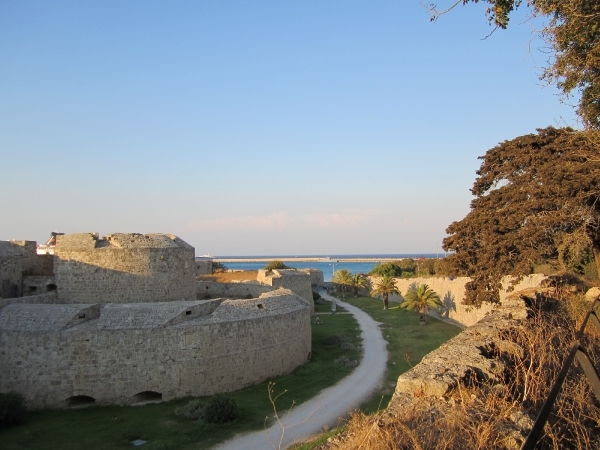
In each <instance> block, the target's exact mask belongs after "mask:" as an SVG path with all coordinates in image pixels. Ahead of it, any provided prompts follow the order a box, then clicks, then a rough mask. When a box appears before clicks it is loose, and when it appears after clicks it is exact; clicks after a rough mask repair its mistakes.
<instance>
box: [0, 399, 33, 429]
mask: <svg viewBox="0 0 600 450" xmlns="http://www.w3.org/2000/svg"><path fill="white" fill-rule="evenodd" d="M26 412H27V409H26V408H25V399H24V398H23V396H22V395H21V394H19V393H17V392H14V391H10V392H7V393H4V394H0V428H3V427H9V426H11V425H18V424H20V423H22V422H23V420H25V414H26Z"/></svg>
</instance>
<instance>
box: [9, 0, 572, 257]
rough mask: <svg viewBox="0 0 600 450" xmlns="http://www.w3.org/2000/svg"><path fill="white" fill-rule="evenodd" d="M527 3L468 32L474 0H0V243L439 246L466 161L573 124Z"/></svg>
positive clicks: (267, 249) (202, 249)
mask: <svg viewBox="0 0 600 450" xmlns="http://www.w3.org/2000/svg"><path fill="white" fill-rule="evenodd" d="M448 3H450V2H448ZM441 6H444V5H443V3H440V7H441ZM525 11H526V10H523V12H521V13H520V15H519V16H517V17H515V18H514V19H513V21H512V22H511V27H510V28H509V29H508V30H506V31H498V32H496V33H494V34H493V35H492V36H491V37H489V38H488V39H485V40H484V39H482V38H484V37H485V36H486V35H487V34H488V33H489V32H490V30H491V29H490V27H489V26H488V25H487V23H486V19H485V15H484V6H483V5H470V6H468V7H459V8H457V9H455V10H454V11H452V12H451V13H449V14H448V15H446V16H444V17H442V18H441V19H440V20H439V21H438V22H437V23H435V24H434V23H431V22H430V21H429V15H428V13H427V12H426V11H425V9H424V8H423V6H421V4H420V3H419V1H418V0H414V1H413V0H403V1H377V2H357V1H351V2H342V1H328V2H316V1H309V2H293V1H290V2H275V1H260V2H241V1H225V0H224V1H221V2H208V1H189V2H186V1H179V2H166V1H162V2H159V1H154V2H153V1H143V2H142V1H137V2H136V1H129V2H122V1H103V2H84V1H72V2H66V1H52V2H50V1H45V2H40V1H28V2H9V1H4V2H0V67H1V70H0V161H1V163H2V164H1V166H2V170H1V173H0V192H1V194H0V211H2V213H1V216H0V217H1V219H0V239H31V240H38V241H44V240H46V238H47V236H48V235H49V233H50V231H63V232H67V233H72V232H84V231H98V232H100V233H101V234H106V233H111V232H142V233H147V232H167V233H173V234H177V235H179V236H180V237H182V238H183V239H185V240H186V241H187V242H189V243H191V244H192V245H194V246H195V247H196V253H197V254H204V253H208V252H210V253H211V254H213V255H257V254H298V255H300V254H311V253H318V254H328V253H330V254H344V253H345V254H351V253H419V252H436V250H437V247H438V246H439V245H440V244H441V240H442V239H443V237H444V235H445V232H444V230H445V229H446V227H447V226H448V225H449V224H450V223H451V222H452V221H454V220H460V219H461V218H462V217H464V216H465V214H466V213H467V212H468V211H469V202H470V200H471V196H470V192H469V188H470V187H471V186H472V183H473V181H474V179H475V171H476V170H477V168H478V166H479V161H478V160H477V157H478V156H480V155H483V154H484V153H485V151H486V150H488V149H489V148H491V147H493V146H494V145H496V144H497V143H499V142H501V141H503V140H506V139H512V138H514V137H516V136H519V135H522V134H526V133H530V132H533V131H534V130H535V129H536V128H539V127H545V126H548V125H561V124H568V125H572V126H577V122H576V118H575V115H574V113H573V109H572V108H571V107H570V106H568V105H565V104H562V103H561V102H560V101H559V98H558V97H557V91H556V89H555V88H554V87H545V86H544V85H543V83H542V82H540V81H539V79H538V78H539V74H540V72H541V68H542V67H543V66H544V64H545V61H546V58H547V55H545V54H543V53H541V52H540V51H538V50H537V48H538V47H539V46H540V45H541V44H542V43H541V42H540V41H539V40H534V41H533V42H532V43H531V51H529V48H530V45H529V44H530V41H531V39H532V37H533V36H532V29H533V28H535V27H539V26H540V23H538V22H536V23H534V22H528V21H526V17H525ZM573 102H575V100H574V101H573Z"/></svg>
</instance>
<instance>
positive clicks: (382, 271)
mask: <svg viewBox="0 0 600 450" xmlns="http://www.w3.org/2000/svg"><path fill="white" fill-rule="evenodd" d="M369 275H375V276H378V277H384V276H387V277H399V276H400V275H402V268H401V267H400V266H399V265H398V264H397V262H395V261H394V262H385V263H382V264H377V265H376V266H375V267H374V268H373V270H371V271H370V272H369Z"/></svg>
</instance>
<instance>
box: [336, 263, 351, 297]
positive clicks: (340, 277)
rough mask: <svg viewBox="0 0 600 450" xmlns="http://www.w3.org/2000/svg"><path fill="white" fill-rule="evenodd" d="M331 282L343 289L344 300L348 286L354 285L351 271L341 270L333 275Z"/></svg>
mask: <svg viewBox="0 0 600 450" xmlns="http://www.w3.org/2000/svg"><path fill="white" fill-rule="evenodd" d="M331 282H332V283H333V284H337V285H338V286H340V287H341V288H342V298H344V292H345V291H346V286H351V285H352V274H351V273H350V271H349V270H346V269H340V270H338V271H337V272H336V273H334V274H333V278H331Z"/></svg>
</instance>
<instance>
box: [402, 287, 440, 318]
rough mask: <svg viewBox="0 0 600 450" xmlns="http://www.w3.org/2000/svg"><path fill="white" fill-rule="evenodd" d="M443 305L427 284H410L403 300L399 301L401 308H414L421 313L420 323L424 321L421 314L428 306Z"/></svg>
mask: <svg viewBox="0 0 600 450" xmlns="http://www.w3.org/2000/svg"><path fill="white" fill-rule="evenodd" d="M443 306H444V304H443V303H442V300H441V299H440V296H439V295H438V294H437V292H435V291H434V290H433V289H431V288H430V287H429V286H428V285H427V284H418V285H412V286H411V287H410V288H409V289H408V292H406V295H405V296H404V301H403V302H402V303H400V307H401V308H405V309H407V310H411V309H414V310H416V311H419V313H421V317H420V318H419V320H420V321H421V323H422V324H423V323H425V318H424V317H423V314H425V312H427V311H428V309H429V308H436V309H441V308H442V307H443Z"/></svg>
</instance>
